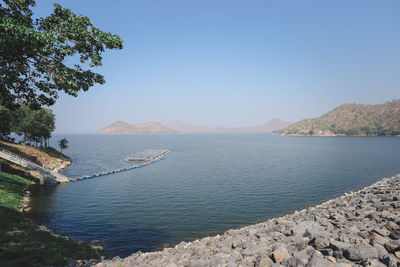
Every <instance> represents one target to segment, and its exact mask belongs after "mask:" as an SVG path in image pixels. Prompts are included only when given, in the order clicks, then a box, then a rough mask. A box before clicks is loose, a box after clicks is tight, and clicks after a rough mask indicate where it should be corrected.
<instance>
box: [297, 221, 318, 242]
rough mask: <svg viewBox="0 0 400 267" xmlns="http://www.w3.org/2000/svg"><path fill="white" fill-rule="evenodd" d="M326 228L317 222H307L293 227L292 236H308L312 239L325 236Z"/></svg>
mask: <svg viewBox="0 0 400 267" xmlns="http://www.w3.org/2000/svg"><path fill="white" fill-rule="evenodd" d="M324 231H325V230H324V228H323V227H322V226H321V225H320V224H319V223H317V222H314V221H305V222H300V223H298V224H296V225H295V226H293V228H292V234H293V235H294V236H296V237H303V236H307V237H309V238H310V239H311V238H314V237H315V236H318V235H323V236H325V232H324Z"/></svg>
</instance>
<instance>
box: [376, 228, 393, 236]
mask: <svg viewBox="0 0 400 267" xmlns="http://www.w3.org/2000/svg"><path fill="white" fill-rule="evenodd" d="M374 231H375V232H376V233H378V234H380V235H381V236H388V235H389V234H390V232H389V230H387V229H386V228H375V229H374Z"/></svg>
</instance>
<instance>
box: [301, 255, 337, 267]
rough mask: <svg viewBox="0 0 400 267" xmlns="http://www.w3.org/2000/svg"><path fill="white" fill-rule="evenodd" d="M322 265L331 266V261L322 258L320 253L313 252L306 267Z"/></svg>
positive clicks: (319, 266)
mask: <svg viewBox="0 0 400 267" xmlns="http://www.w3.org/2000/svg"><path fill="white" fill-rule="evenodd" d="M323 266H333V263H332V262H330V261H328V260H327V259H325V258H323V257H322V256H321V255H318V254H317V253H314V255H313V256H312V258H311V260H310V262H309V263H308V264H307V267H323Z"/></svg>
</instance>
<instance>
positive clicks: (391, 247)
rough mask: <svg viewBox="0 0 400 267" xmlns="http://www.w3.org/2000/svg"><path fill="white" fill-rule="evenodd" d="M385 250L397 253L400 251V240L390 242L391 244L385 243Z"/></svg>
mask: <svg viewBox="0 0 400 267" xmlns="http://www.w3.org/2000/svg"><path fill="white" fill-rule="evenodd" d="M385 248H386V249H387V251H389V252H395V251H397V250H399V249H400V240H390V241H389V242H387V243H385Z"/></svg>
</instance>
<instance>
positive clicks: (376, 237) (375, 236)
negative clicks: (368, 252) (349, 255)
mask: <svg viewBox="0 0 400 267" xmlns="http://www.w3.org/2000/svg"><path fill="white" fill-rule="evenodd" d="M371 239H372V240H374V241H375V242H376V243H378V244H381V245H385V244H386V243H387V242H389V239H388V238H386V237H383V236H381V235H378V234H377V233H372V234H371Z"/></svg>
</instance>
